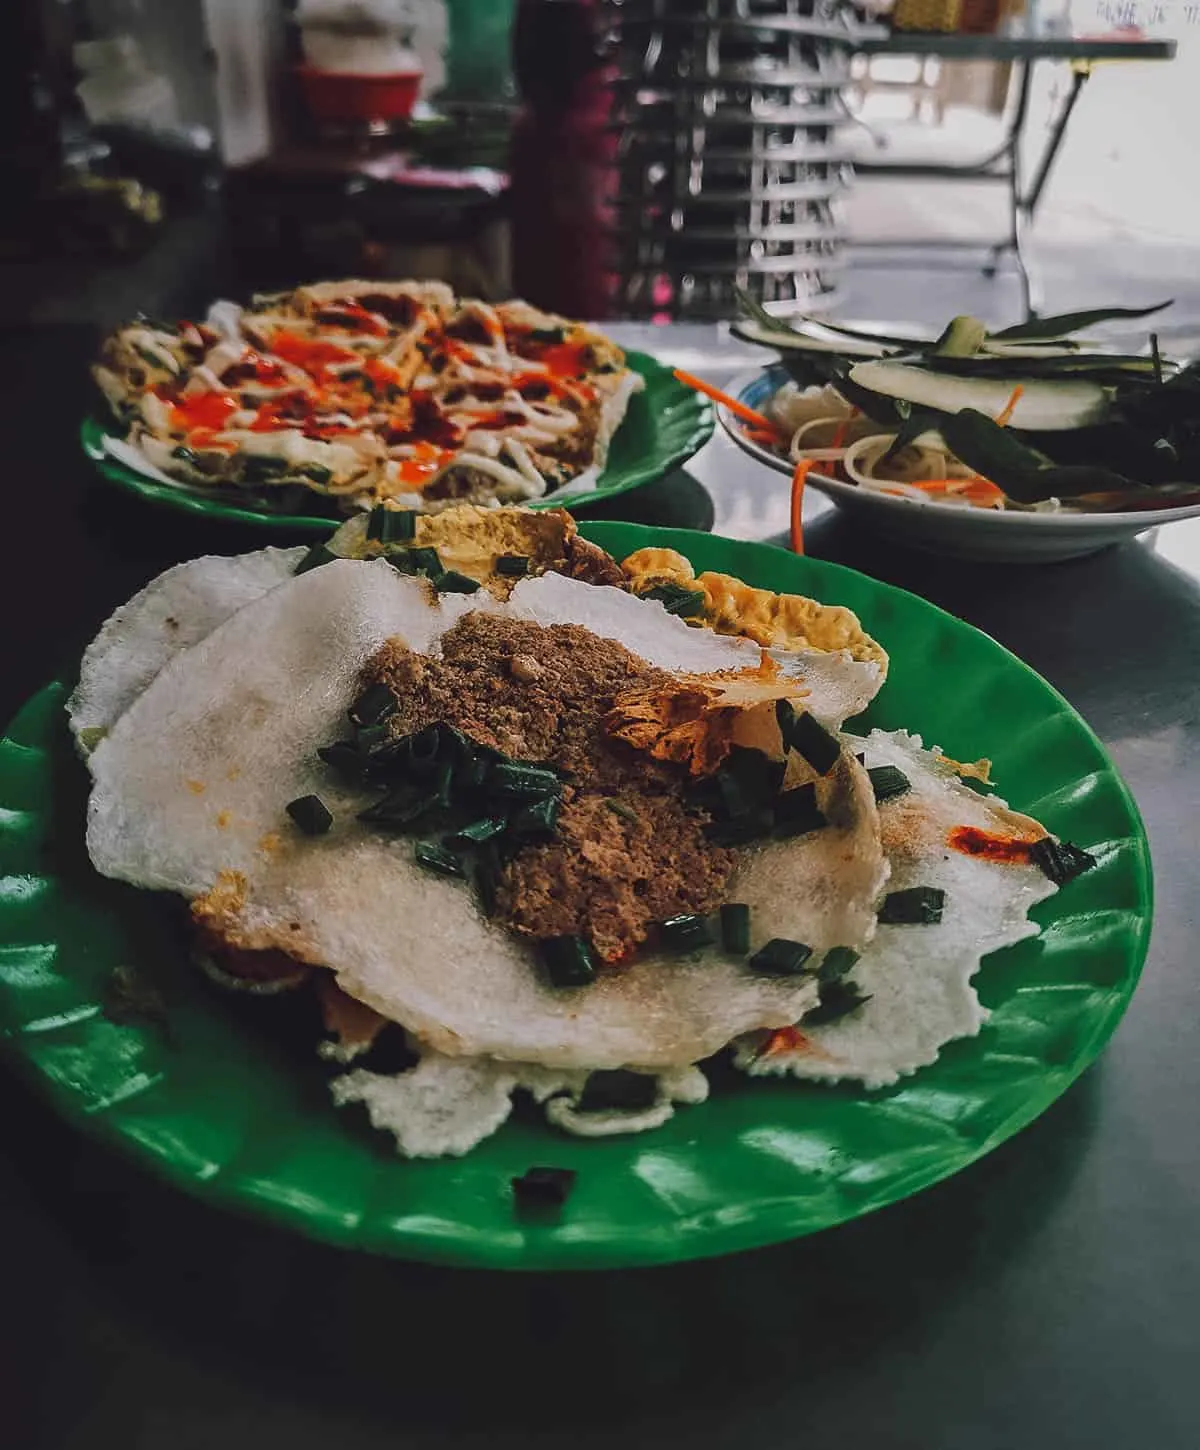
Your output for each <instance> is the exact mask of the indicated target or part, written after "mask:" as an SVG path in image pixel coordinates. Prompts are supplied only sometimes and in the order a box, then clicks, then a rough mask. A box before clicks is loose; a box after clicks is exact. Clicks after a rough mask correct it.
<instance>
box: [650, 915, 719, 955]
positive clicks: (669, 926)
mask: <svg viewBox="0 0 1200 1450" xmlns="http://www.w3.org/2000/svg"><path fill="white" fill-rule="evenodd" d="M658 930H659V934H660V938H661V941H662V945H663V947H664V949H665V950H666V951H669V952H697V951H700V949H701V948H702V947H710V946H712V944H713V934H712V931H711V930H710V929H709V925H708V922H706V921H705V920H704V918H703V917H702V916H695V915H693V914H691V913H690V912H689V913H685V914H683V915H681V916H672V917H668V919H667V920H666V921H664V922H661V923H660V925H659V928H658Z"/></svg>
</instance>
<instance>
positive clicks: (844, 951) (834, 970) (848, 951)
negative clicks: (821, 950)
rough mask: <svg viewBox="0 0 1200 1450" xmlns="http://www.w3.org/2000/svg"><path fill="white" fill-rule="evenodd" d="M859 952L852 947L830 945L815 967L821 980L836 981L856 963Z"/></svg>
mask: <svg viewBox="0 0 1200 1450" xmlns="http://www.w3.org/2000/svg"><path fill="white" fill-rule="evenodd" d="M858 958H859V953H858V952H856V951H855V950H854V948H853V947H830V948H829V950H828V951H827V952H826V953H825V958H824V960H823V961H822V962H821V965H820V967H819V968H818V969H817V976H818V977H819V978H820V979H821V981H822V982H836V981H837V980H838V979H839V978H841V977H844V976H845V975H846V973H847V972H848V971H850V970H851V968H852V967H854V966H856V965H857V963H858Z"/></svg>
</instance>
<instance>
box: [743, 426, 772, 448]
mask: <svg viewBox="0 0 1200 1450" xmlns="http://www.w3.org/2000/svg"><path fill="white" fill-rule="evenodd" d="M742 436H743V437H745V438H749V440H750V441H751V443H766V444H771V443H778V442H779V434H778V433H776V432H775V430H774V428H772V429H771V431H770V432H768V431H767V430H766V429H765V428H750V427H745V428H743V429H742Z"/></svg>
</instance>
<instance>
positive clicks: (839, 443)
mask: <svg viewBox="0 0 1200 1450" xmlns="http://www.w3.org/2000/svg"><path fill="white" fill-rule="evenodd" d="M857 417H858V409H857V408H851V409H850V411H849V412H848V413H847V414H846V416H845V417H844V418H843V419H842V421H841V422H840V423H839V424H838V425H837V427H836V428H835V429H834V430H833V437H832V438H831V439H830V442H829V446H830V448H844V447H845V444H846V434H847V433H849V431H850V424H851V423H852V422H853V421H854V419H855V418H857Z"/></svg>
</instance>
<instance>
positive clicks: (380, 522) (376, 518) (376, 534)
mask: <svg viewBox="0 0 1200 1450" xmlns="http://www.w3.org/2000/svg"><path fill="white" fill-rule="evenodd" d="M416 536H417V515H416V510H415V509H390V508H385V507H384V505H383V504H379V505H378V506H377V507H376V508H373V509H372V510H371V512H370V513H369V514H368V515H367V538H368V539H374V540H375V542H376V543H380V544H401V543H405V542H407V541H408V540H409V539H415V538H416Z"/></svg>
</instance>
